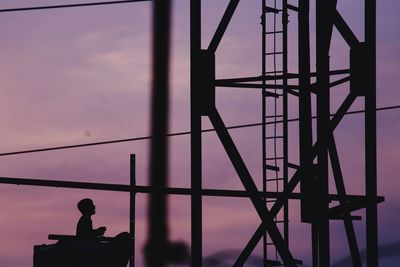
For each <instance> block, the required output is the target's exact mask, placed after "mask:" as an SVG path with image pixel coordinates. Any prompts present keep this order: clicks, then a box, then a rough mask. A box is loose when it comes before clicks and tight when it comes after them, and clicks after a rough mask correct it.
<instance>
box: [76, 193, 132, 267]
mask: <svg viewBox="0 0 400 267" xmlns="http://www.w3.org/2000/svg"><path fill="white" fill-rule="evenodd" d="M77 206H78V210H79V211H80V212H81V213H82V216H81V218H80V219H79V221H78V224H77V226H76V237H77V238H78V239H79V240H82V242H84V243H82V245H83V247H85V248H86V250H87V251H88V252H89V251H93V252H96V254H99V255H100V256H101V259H99V260H101V262H102V264H101V266H107V267H117V266H118V267H119V266H121V267H122V266H126V264H127V263H128V261H129V258H130V256H131V255H132V249H133V246H132V242H133V240H132V238H131V236H130V234H129V233H127V232H123V233H120V234H118V235H117V236H115V237H114V238H113V239H112V241H111V242H109V243H101V242H99V241H97V240H96V239H97V238H98V237H101V236H102V235H104V233H105V231H106V227H104V226H102V227H99V228H97V229H93V223H92V216H93V215H94V214H96V206H95V205H94V204H93V201H92V200H91V199H90V198H85V199H82V200H81V201H79V202H78V205H77ZM96 266H97V265H96Z"/></svg>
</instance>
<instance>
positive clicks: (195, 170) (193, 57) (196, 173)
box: [190, 0, 203, 267]
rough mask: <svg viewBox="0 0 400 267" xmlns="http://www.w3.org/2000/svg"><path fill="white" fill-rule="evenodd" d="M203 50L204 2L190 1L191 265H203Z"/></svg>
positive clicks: (199, 0) (194, 266)
mask: <svg viewBox="0 0 400 267" xmlns="http://www.w3.org/2000/svg"><path fill="white" fill-rule="evenodd" d="M200 51H201V0H191V1H190V128H191V135H190V143H191V151H190V157H191V187H192V190H193V191H192V192H193V193H192V196H191V236H192V238H191V239H192V242H191V244H192V249H191V254H192V255H191V266H192V267H201V266H202V231H203V230H202V195H201V189H202V173H201V115H200V107H199V101H198V100H199V93H200V90H201V89H202V88H199V84H200V82H199V76H198V73H199V71H200V70H199V65H200V62H199V61H200V59H199V56H200Z"/></svg>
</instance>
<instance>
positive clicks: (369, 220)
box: [365, 0, 378, 267]
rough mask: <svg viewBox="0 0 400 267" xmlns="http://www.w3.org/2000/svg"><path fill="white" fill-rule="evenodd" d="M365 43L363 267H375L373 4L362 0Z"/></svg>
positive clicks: (376, 257)
mask: <svg viewBox="0 0 400 267" xmlns="http://www.w3.org/2000/svg"><path fill="white" fill-rule="evenodd" d="M365 43H366V46H367V50H368V52H367V54H368V55H369V58H368V64H367V68H368V69H367V74H366V75H365V79H368V82H366V85H367V88H366V89H367V90H366V95H365V166H366V169H365V173H366V181H365V185H366V196H367V201H368V204H367V208H366V231H367V233H366V235H367V267H377V266H378V223H377V216H378V212H377V203H376V196H377V177H376V176H377V170H376V0H365Z"/></svg>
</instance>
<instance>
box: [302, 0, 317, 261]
mask: <svg viewBox="0 0 400 267" xmlns="http://www.w3.org/2000/svg"><path fill="white" fill-rule="evenodd" d="M309 14H310V2H309V0H302V1H299V13H298V33H299V34H298V36H299V37H298V38H299V40H298V41H299V87H300V91H299V142H300V173H301V181H300V191H301V193H302V200H301V218H302V221H304V222H310V221H311V222H312V220H310V218H311V216H312V215H311V213H312V207H311V205H310V204H311V199H310V197H311V196H310V193H311V187H312V184H311V183H312V180H313V179H314V178H313V177H314V171H313V166H312V161H313V155H312V121H311V117H312V114H311V91H310V22H309ZM317 233H318V232H317V229H316V225H315V224H313V223H311V234H312V241H311V242H312V258H313V260H312V262H313V266H314V267H318V234H317Z"/></svg>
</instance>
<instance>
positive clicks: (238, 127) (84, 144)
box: [0, 105, 400, 157]
mask: <svg viewBox="0 0 400 267" xmlns="http://www.w3.org/2000/svg"><path fill="white" fill-rule="evenodd" d="M393 109H400V105H397V106H387V107H381V108H377V109H376V111H385V110H393ZM364 112H365V111H364V110H355V111H349V112H347V113H346V115H352V114H360V113H364ZM312 118H313V119H316V116H313V117H312ZM296 121H299V119H298V118H294V119H288V122H296ZM274 123H283V121H276V122H275V121H272V122H267V123H266V124H274ZM261 125H262V123H250V124H241V125H234V126H229V127H226V128H227V129H228V130H232V129H240V128H249V127H255V126H261ZM214 131H215V130H214V129H205V130H202V131H201V132H202V133H207V132H214ZM190 133H191V132H190V131H186V132H177V133H170V134H167V135H166V137H173V136H181V135H189V134H190ZM151 138H152V136H142V137H133V138H125V139H116V140H108V141H102V142H93V143H83V144H76V145H67V146H56V147H47V148H37V149H30V150H20V151H13V152H5V153H0V157H5V156H12V155H20V154H29V153H38V152H45V151H54V150H62V149H71V148H80V147H90V146H99V145H108V144H116V143H125V142H134V141H139V140H148V139H151Z"/></svg>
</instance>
